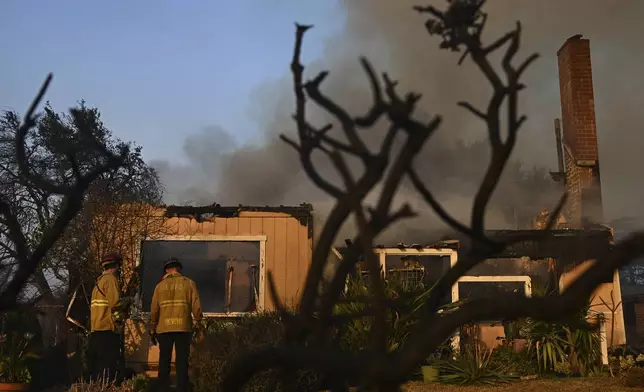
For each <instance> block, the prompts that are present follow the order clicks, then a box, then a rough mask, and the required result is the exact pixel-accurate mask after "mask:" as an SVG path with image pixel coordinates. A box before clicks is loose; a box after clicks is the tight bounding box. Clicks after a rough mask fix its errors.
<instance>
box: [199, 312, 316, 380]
mask: <svg viewBox="0 0 644 392" xmlns="http://www.w3.org/2000/svg"><path fill="white" fill-rule="evenodd" d="M283 339H284V325H283V323H282V320H281V319H280V317H279V316H278V315H277V314H275V313H265V314H260V315H251V316H246V317H243V318H241V319H240V320H235V321H228V320H210V321H209V322H208V323H207V325H206V326H205V331H204V335H203V339H202V340H201V341H199V342H198V344H196V345H195V349H194V350H193V352H192V354H191V358H190V367H191V369H192V372H193V373H192V377H191V380H192V382H193V386H194V391H195V392H202V391H203V392H206V391H208V392H210V391H217V386H218V385H219V383H220V382H221V379H222V377H223V375H224V374H226V372H227V371H228V369H229V367H230V366H231V365H232V364H233V363H234V362H235V360H237V359H238V358H239V357H240V356H242V355H243V354H244V353H247V352H249V351H253V350H257V349H260V348H263V347H267V346H277V345H279V344H280V343H282V342H283ZM277 375H278V374H277V371H275V370H271V371H268V372H263V373H260V374H257V375H255V376H254V377H253V378H252V379H251V380H250V381H249V382H248V383H247V384H246V389H245V390H246V391H264V390H279V388H280V386H279V382H278V378H277ZM297 382H298V390H303V391H305V390H318V389H316V387H317V383H318V382H319V378H318V377H317V376H316V375H315V374H314V373H312V372H311V371H307V370H301V371H299V372H298V376H297Z"/></svg>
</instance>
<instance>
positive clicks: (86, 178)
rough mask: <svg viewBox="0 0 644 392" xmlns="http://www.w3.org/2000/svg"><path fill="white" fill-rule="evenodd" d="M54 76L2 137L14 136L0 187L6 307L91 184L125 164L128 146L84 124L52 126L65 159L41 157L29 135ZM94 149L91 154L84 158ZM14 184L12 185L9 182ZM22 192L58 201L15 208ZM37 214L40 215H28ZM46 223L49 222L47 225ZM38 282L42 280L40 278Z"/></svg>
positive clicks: (0, 300) (2, 300)
mask: <svg viewBox="0 0 644 392" xmlns="http://www.w3.org/2000/svg"><path fill="white" fill-rule="evenodd" d="M51 80H52V75H51V74H50V75H48V77H47V79H46V80H45V82H44V83H43V85H42V87H41V89H40V91H39V92H38V94H37V96H36V97H35V98H34V100H33V102H32V103H31V105H30V107H29V109H28V110H27V113H26V115H25V116H24V118H23V120H22V122H21V123H20V124H18V125H19V126H17V127H16V128H15V132H12V133H11V132H10V133H5V132H3V135H2V136H3V138H4V139H7V140H3V141H4V142H7V141H8V140H10V141H12V143H3V151H2V153H3V156H6V155H10V156H12V158H13V159H12V162H13V163H14V164H15V166H16V170H3V173H4V174H6V175H9V174H11V176H12V177H13V178H12V179H10V178H3V180H7V183H6V184H5V183H4V182H5V181H3V191H2V192H0V235H1V236H2V240H1V241H0V243H1V244H2V252H4V255H5V256H6V257H5V258H4V260H3V261H4V263H2V265H1V267H2V270H1V271H0V273H1V275H2V278H3V280H4V281H5V284H4V285H3V286H2V292H1V293H0V309H2V310H7V309H11V308H14V307H15V306H16V305H17V302H16V300H17V298H18V297H19V295H20V294H21V292H22V290H23V288H24V287H25V284H26V283H27V282H28V281H29V280H30V279H31V278H32V277H34V276H35V275H34V273H35V272H37V271H38V268H39V266H40V265H41V263H42V261H43V260H44V259H45V258H46V257H47V256H48V254H49V253H50V251H51V250H52V248H53V247H54V246H55V245H56V243H57V241H58V240H59V239H60V238H61V236H62V235H63V233H64V232H65V229H66V228H67V227H68V225H69V223H70V222H71V221H72V220H73V219H74V218H75V217H76V216H77V214H78V213H79V211H80V210H81V209H82V207H83V203H84V200H85V196H86V192H87V190H88V189H89V188H90V186H92V184H94V183H95V181H96V180H97V179H98V178H100V177H101V176H103V175H104V174H106V173H109V172H114V171H116V170H117V169H118V168H120V167H123V166H124V165H126V164H127V158H128V154H129V149H130V147H129V145H127V144H122V145H120V146H119V147H118V148H117V149H116V150H114V149H110V148H108V146H107V145H106V144H105V143H104V142H103V140H101V139H100V138H98V137H97V135H96V134H95V133H94V132H93V130H92V129H91V127H86V126H81V127H79V128H78V131H79V132H78V133H76V134H70V133H68V132H65V131H66V130H65V129H53V130H52V132H54V135H52V137H54V138H55V139H57V140H58V142H59V143H58V144H57V148H58V150H59V152H60V154H62V155H63V156H64V157H65V160H64V163H61V162H59V164H57V165H51V162H49V161H48V160H43V159H38V154H37V153H38V150H37V149H38V146H36V145H34V143H33V140H32V139H31V138H30V131H31V130H32V129H33V128H34V127H36V126H37V124H38V121H39V117H38V115H37V114H36V110H37V109H38V106H39V105H40V103H41V102H42V100H43V98H44V95H45V93H46V91H47V89H48V87H49V85H50V83H51ZM71 115H72V116H75V120H77V121H79V122H80V123H82V122H83V121H85V120H86V118H84V117H82V113H81V112H79V111H72V114H71ZM11 119H13V120H16V119H17V117H15V116H14V117H9V120H11ZM5 150H6V151H5ZM90 154H91V158H92V159H84V158H87V156H88V155H90ZM5 169H6V168H5ZM3 177H4V175H3ZM10 183H12V184H13V185H14V186H13V187H10V186H9V185H10ZM12 190H13V191H15V192H13V193H12ZM21 197H25V198H29V199H30V200H36V201H37V200H46V199H48V198H56V199H57V200H58V201H59V202H58V203H56V204H55V205H56V207H55V208H52V209H48V208H47V207H48V204H47V203H37V202H36V203H32V205H31V209H29V208H27V209H23V208H17V206H18V205H20V203H17V202H16V201H17V200H18V199H19V198H21ZM21 207H24V204H22V205H21ZM34 211H35V213H34V214H31V213H32V212H34ZM33 216H36V217H38V219H36V220H35V221H34V220H30V217H33ZM43 222H47V223H48V224H47V225H46V226H43V225H41V223H43ZM37 275H38V276H40V277H41V279H45V278H44V276H41V275H40V274H37ZM35 282H36V283H38V279H36V280H35ZM41 283H46V282H41Z"/></svg>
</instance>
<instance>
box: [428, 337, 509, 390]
mask: <svg viewBox="0 0 644 392" xmlns="http://www.w3.org/2000/svg"><path fill="white" fill-rule="evenodd" d="M435 366H436V367H437V368H438V371H439V377H438V380H439V382H441V383H445V384H459V385H497V384H501V383H507V382H510V381H511V380H512V379H514V378H516V376H515V375H512V367H511V365H510V364H507V363H501V362H498V361H493V360H492V351H491V350H486V349H482V348H481V347H480V346H479V345H468V346H467V347H466V348H465V350H464V352H463V353H462V355H461V356H460V357H459V358H457V359H449V360H439V361H436V364H435Z"/></svg>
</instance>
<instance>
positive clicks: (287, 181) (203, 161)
mask: <svg viewBox="0 0 644 392" xmlns="http://www.w3.org/2000/svg"><path fill="white" fill-rule="evenodd" d="M421 3H422V2H421ZM425 3H427V2H425ZM430 3H432V4H434V5H436V6H439V7H443V6H444V4H446V2H444V1H436V0H435V1H432V2H430ZM413 5H417V1H408V0H398V1H389V0H371V1H354V0H344V1H343V2H342V6H343V11H344V12H346V26H345V28H344V29H343V31H342V32H341V33H340V34H338V35H337V36H335V37H332V38H331V39H329V40H328V42H327V44H326V48H325V55H324V58H323V59H319V60H317V61H315V62H313V63H312V64H307V69H306V76H307V77H312V76H314V75H315V73H316V72H317V71H319V70H322V69H327V70H330V71H331V73H330V76H329V77H328V78H327V80H326V81H325V83H324V85H323V91H324V92H325V93H326V94H327V95H328V96H329V97H331V98H333V99H335V100H336V101H337V102H339V103H340V104H342V105H344V107H346V108H347V109H349V110H350V111H351V112H352V113H361V112H364V111H365V110H366V109H367V108H368V106H369V104H370V99H371V94H370V91H369V87H368V85H367V82H366V79H365V77H364V75H363V73H362V70H361V69H360V67H359V64H358V57H359V56H361V55H364V56H366V57H367V58H369V59H370V60H371V61H372V64H373V65H374V66H375V67H376V69H377V70H378V71H380V72H383V71H386V72H388V73H389V74H390V75H391V76H392V77H393V78H395V79H397V80H399V82H400V83H399V86H400V91H415V92H419V93H422V95H423V98H422V99H421V103H420V105H419V110H418V112H419V113H418V117H419V118H421V119H423V118H424V119H428V118H430V116H433V115H436V114H440V115H441V116H442V117H443V119H444V121H443V125H442V127H441V129H440V130H439V131H438V132H437V134H436V135H435V136H434V137H433V138H432V139H430V140H429V142H428V144H427V146H426V148H425V149H424V150H423V152H422V153H421V154H420V156H418V157H417V158H416V161H415V165H416V168H417V169H418V171H419V172H421V173H422V175H423V177H424V179H425V180H426V182H427V184H428V186H429V187H430V188H431V189H432V190H433V191H434V192H435V193H436V194H437V196H438V198H439V199H440V201H442V202H443V203H444V205H445V206H446V207H447V208H448V210H449V211H450V212H451V213H452V214H453V215H455V216H456V217H458V218H460V219H464V220H466V219H467V217H468V215H469V212H470V208H471V202H472V197H473V194H474V192H475V190H476V187H477V186H478V184H479V182H480V180H481V176H482V174H483V170H484V167H485V165H486V164H487V159H488V157H489V152H488V145H487V142H486V140H485V128H484V124H482V123H481V122H480V121H479V120H478V119H476V118H474V117H472V116H471V115H469V114H468V113H466V112H465V111H464V110H462V109H460V108H458V107H457V106H456V102H458V101H462V100H467V101H470V102H471V103H472V104H474V105H475V106H477V107H485V104H486V103H487V100H488V98H489V95H490V94H491V89H490V88H489V86H488V85H487V82H486V81H485V80H484V78H483V77H482V75H481V74H480V72H478V71H477V70H476V69H475V67H474V66H473V65H472V64H470V63H469V62H468V61H467V60H466V61H465V62H464V63H463V65H461V66H457V65H456V63H457V60H458V54H454V53H449V52H447V51H441V50H439V49H438V44H439V40H438V39H437V38H436V37H430V36H428V35H427V33H426V31H425V29H424V21H425V18H424V17H423V16H421V15H419V14H417V13H415V12H414V11H413V10H412V9H411V7H412V6H413ZM485 10H486V11H487V12H488V13H489V19H488V23H487V29H486V35H485V38H486V39H487V40H488V42H489V41H490V40H492V39H494V38H496V37H498V36H500V35H501V34H503V33H504V32H507V31H509V30H510V29H512V28H513V27H514V26H515V22H516V21H517V20H520V21H521V22H522V26H523V39H522V50H521V51H520V52H519V56H518V58H517V61H520V59H522V58H524V57H525V56H527V55H529V54H530V53H532V52H539V53H540V54H541V58H540V59H539V60H538V61H537V62H536V63H535V64H534V65H533V66H532V67H531V68H530V69H529V71H528V72H527V73H526V75H525V77H524V82H525V84H526V85H527V89H526V90H525V91H524V92H523V94H522V96H521V101H520V108H521V110H522V111H523V112H524V113H526V114H527V115H528V121H527V123H526V124H525V125H524V127H523V128H522V130H521V135H520V137H519V143H518V146H517V148H516V150H515V152H514V155H513V160H514V163H513V164H512V165H510V167H509V168H508V169H507V170H506V173H505V175H504V177H503V179H502V183H501V185H500V186H499V189H498V190H497V192H496V193H495V195H494V200H493V205H492V206H491V209H490V211H489V213H488V217H487V226H488V227H489V228H515V227H518V226H525V225H526V224H528V223H527V222H528V221H529V218H530V217H533V216H534V215H536V214H537V212H538V211H539V210H541V209H542V208H551V206H553V205H554V202H555V200H556V198H557V196H558V194H559V192H560V191H561V190H560V189H559V188H558V187H557V186H555V184H553V183H552V181H551V180H550V179H549V178H548V174H547V171H548V170H556V149H555V139H554V131H553V119H554V118H555V117H559V116H560V103H559V81H558V70H557V60H556V52H557V50H558V49H559V47H560V46H561V45H562V44H563V42H564V41H565V40H566V39H567V38H568V37H570V36H572V35H575V34H580V33H581V34H583V35H584V37H585V38H589V39H590V41H591V50H592V61H593V78H594V85H595V106H596V112H597V128H598V132H599V149H600V161H601V164H602V167H601V169H602V187H603V196H604V210H605V214H606V215H607V218H618V217H622V216H633V215H639V216H644V208H642V207H641V204H642V203H641V202H640V200H642V196H643V195H644V182H642V181H638V178H639V176H638V174H639V173H638V172H639V170H641V168H642V167H644V154H641V153H640V151H641V149H642V147H643V146H644V133H642V132H640V129H639V126H640V124H644V111H642V110H641V109H640V108H639V105H640V102H643V101H644V78H642V77H641V75H640V73H641V70H640V65H641V64H642V60H643V59H642V53H643V52H642V51H641V50H639V49H638V48H639V37H642V36H644V25H643V24H642V23H640V22H639V18H640V16H641V15H642V14H644V2H642V1H640V0H613V1H610V2H609V1H603V0H567V1H565V2H562V1H558V0H540V1H534V0H489V1H488V2H487V5H486V9H485ZM301 22H306V21H301ZM304 50H306V40H305V49H304ZM286 61H288V59H285V62H286ZM288 72H289V71H288V69H285V74H284V77H283V78H281V79H280V80H277V81H271V82H267V83H266V85H265V86H262V87H261V88H258V91H257V94H256V98H255V99H256V102H257V105H255V106H256V107H254V109H255V113H254V114H255V115H256V116H257V117H259V118H260V120H261V123H262V126H263V130H264V138H263V140H260V141H258V142H257V143H254V144H253V145H242V146H239V145H236V144H235V142H234V139H233V138H231V137H230V135H229V134H227V132H226V130H222V129H221V128H218V127H210V128H207V129H204V130H203V131H202V132H199V133H196V134H194V135H190V136H189V137H187V138H186V140H185V143H184V152H185V155H186V157H187V159H188V163H187V164H185V165H178V164H174V163H171V162H160V161H157V162H154V163H153V164H154V166H155V167H156V168H157V169H158V170H159V173H160V176H161V178H162V180H163V181H164V182H165V184H166V188H167V190H168V193H167V194H166V202H167V203H176V204H185V203H194V204H211V203H213V202H215V201H216V202H217V203H219V204H222V205H224V204H228V205H238V204H246V205H279V204H284V205H290V204H295V205H297V204H299V203H302V202H309V203H312V204H313V206H314V208H315V210H316V212H317V215H316V216H317V218H318V219H319V220H320V221H323V220H324V216H325V214H326V213H327V212H328V211H329V209H330V208H331V206H332V202H333V200H331V199H329V198H328V197H327V196H326V195H324V194H323V193H322V192H321V191H319V190H318V189H317V188H315V186H313V185H312V183H311V182H310V181H309V180H308V179H307V177H306V175H305V174H304V172H303V171H302V170H301V169H300V165H299V161H298V157H297V155H296V153H295V152H294V151H293V150H292V149H291V148H290V147H289V146H287V145H286V144H285V143H283V142H281V141H280V140H279V138H278V135H279V134H280V133H287V134H289V133H292V131H293V129H294V123H293V121H292V119H291V117H290V116H291V113H292V112H293V110H294V100H293V97H292V87H291V76H290V74H289V73H288ZM620 81H621V82H620ZM624 81H628V82H627V83H626V82H624ZM267 97H270V99H266V98H267ZM259 102H261V110H260V104H259ZM267 105H268V106H267ZM309 113H310V115H309V120H310V121H311V122H312V123H314V124H317V125H323V124H325V123H327V122H329V120H330V119H329V118H328V117H327V116H326V115H325V114H324V113H322V112H321V111H319V110H317V111H316V110H314V109H310V111H309ZM384 129H385V124H379V126H377V127H375V128H374V129H372V130H365V131H364V132H365V133H367V135H368V137H369V140H370V141H371V142H377V141H378V140H379V138H380V136H381V135H382V134H383V132H384ZM319 167H320V168H321V171H322V172H323V173H325V174H326V175H329V176H330V177H331V178H334V177H333V172H332V168H331V165H330V164H329V163H328V162H325V161H324V160H322V159H321V160H320V162H319ZM354 169H355V170H357V171H358V170H360V168H359V165H356V167H355V168H354ZM376 196H377V190H376V192H374V194H372V195H370V200H375V198H376ZM403 202H409V203H410V204H411V205H412V206H413V207H415V210H416V211H418V212H419V213H420V216H419V217H418V218H415V219H413V220H410V221H407V222H405V223H403V224H399V225H398V227H396V228H395V229H392V230H390V231H389V232H388V233H385V235H384V236H383V242H384V241H389V242H391V241H399V240H404V241H405V242H421V243H424V242H428V241H430V240H432V239H435V238H432V236H433V235H434V233H435V234H436V235H439V233H441V232H443V230H444V229H445V228H444V227H443V225H442V223H440V222H439V221H438V219H437V218H436V217H435V216H434V215H433V214H432V213H430V212H429V209H428V207H427V206H426V205H424V203H423V202H422V200H420V199H419V198H418V196H417V194H416V192H415V191H413V190H412V189H411V188H410V187H409V186H408V185H406V186H404V187H403V188H402V189H401V190H400V192H399V194H398V196H397V198H396V204H398V205H400V204H401V203H403ZM318 224H319V223H318ZM352 229H353V224H352V223H351V224H349V225H348V226H347V227H346V228H344V232H343V233H341V235H340V236H339V238H344V236H346V235H348V234H350V233H351V231H352Z"/></svg>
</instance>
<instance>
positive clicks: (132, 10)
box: [0, 0, 344, 159]
mask: <svg viewBox="0 0 644 392" xmlns="http://www.w3.org/2000/svg"><path fill="white" fill-rule="evenodd" d="M295 21H299V22H301V23H315V24H317V25H319V26H316V29H315V30H313V31H312V32H311V33H310V34H309V35H308V36H307V48H306V52H305V53H304V56H305V58H315V57H318V56H319V55H320V53H321V50H322V44H323V41H324V40H325V38H326V37H327V36H328V35H330V34H332V33H333V32H334V29H336V28H338V27H339V26H341V25H342V24H343V22H344V21H343V18H342V13H341V12H338V9H337V4H336V1H335V0H316V1H314V0H307V1H298V0H271V1H251V0H234V1H213V0H190V1H177V0H137V1H125V0H120V1H87V0H55V1H38V0H2V1H0V37H2V40H1V41H0V53H2V54H3V55H2V61H1V63H0V68H1V69H2V72H0V110H7V109H15V110H17V111H18V112H20V113H23V112H24V111H25V110H26V108H27V106H28V104H29V102H30V101H31V99H32V97H33V95H34V94H35V92H36V91H37V88H38V86H39V84H40V83H42V81H43V79H44V78H45V76H46V74H47V73H48V72H53V73H54V83H53V85H52V87H51V89H50V90H49V94H48V95H47V99H49V100H50V101H51V103H52V105H53V106H54V108H55V109H57V110H59V111H63V110H66V109H67V108H68V107H70V106H72V105H73V104H74V103H75V102H76V101H78V100H80V99H85V100H86V101H87V103H88V104H89V105H91V106H96V107H98V108H99V109H100V111H101V112H102V114H103V118H104V122H105V123H106V125H107V126H108V127H109V128H110V129H111V130H112V131H113V132H114V133H115V134H116V135H117V136H118V137H120V138H123V139H126V140H134V141H136V142H137V143H139V144H141V145H143V146H144V153H145V156H146V158H148V159H155V158H170V156H172V155H180V154H181V152H180V150H177V149H176V146H180V145H181V144H182V143H183V140H184V138H185V136H186V135H187V134H190V133H194V132H197V131H198V130H199V129H200V128H201V127H204V126H208V125H210V124H213V123H216V124H219V125H221V126H223V127H224V128H225V129H227V130H229V131H234V132H235V133H236V136H237V137H238V138H240V139H242V140H247V139H248V138H250V137H251V136H252V135H253V133H254V132H257V127H256V124H255V123H254V122H253V121H252V120H251V119H250V117H249V115H248V113H247V112H248V109H247V104H248V103H249V96H250V95H251V94H252V93H253V91H254V89H255V88H257V87H258V86H259V85H260V84H262V83H264V82H267V81H270V80H271V79H272V78H278V77H279V76H281V75H284V73H285V72H288V66H289V61H290V55H291V51H292V45H293V36H294V34H293V31H294V29H293V22H295ZM322 22H323V23H322Z"/></svg>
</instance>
